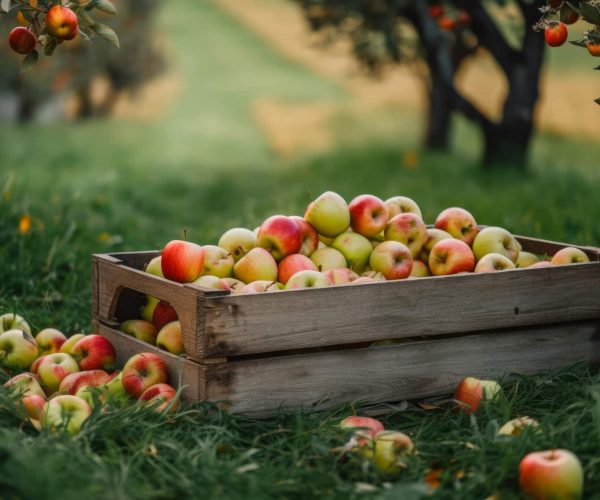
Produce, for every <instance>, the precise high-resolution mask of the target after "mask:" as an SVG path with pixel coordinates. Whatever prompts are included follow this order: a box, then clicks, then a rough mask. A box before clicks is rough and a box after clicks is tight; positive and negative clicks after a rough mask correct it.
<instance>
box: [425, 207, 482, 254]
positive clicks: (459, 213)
mask: <svg viewBox="0 0 600 500" xmlns="http://www.w3.org/2000/svg"><path fill="white" fill-rule="evenodd" d="M435 227H436V228H437V229H442V230H443V231H446V232H447V233H449V234H450V235H451V236H452V237H453V238H457V239H459V240H461V241H464V242H465V243H466V244H467V245H471V244H472V243H473V240H474V239H475V236H477V233H478V232H479V228H478V227H477V222H476V221H475V217H473V216H472V215H471V213H470V212H467V211H466V210H465V209H464V208H460V207H451V208H446V209H445V210H442V212H440V214H439V215H438V216H437V219H436V220H435Z"/></svg>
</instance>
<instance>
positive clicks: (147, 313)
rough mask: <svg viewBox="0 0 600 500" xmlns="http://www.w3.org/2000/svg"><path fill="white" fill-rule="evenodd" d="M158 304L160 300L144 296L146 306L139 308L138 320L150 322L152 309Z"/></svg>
mask: <svg viewBox="0 0 600 500" xmlns="http://www.w3.org/2000/svg"><path fill="white" fill-rule="evenodd" d="M159 302H160V299H158V298H156V297H151V296H150V295H146V304H145V305H143V306H142V307H140V318H142V319H143V320H145V321H150V322H151V321H152V316H153V314H154V309H155V308H156V306H157V305H158V303H159Z"/></svg>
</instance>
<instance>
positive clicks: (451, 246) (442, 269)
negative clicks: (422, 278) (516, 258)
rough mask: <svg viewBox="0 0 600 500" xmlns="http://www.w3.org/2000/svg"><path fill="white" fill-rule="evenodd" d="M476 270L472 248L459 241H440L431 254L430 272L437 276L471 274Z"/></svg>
mask: <svg viewBox="0 0 600 500" xmlns="http://www.w3.org/2000/svg"><path fill="white" fill-rule="evenodd" d="M474 269H475V256H474V255H473V252H472V251H471V247H469V245H467V244H466V243H465V242H463V241H461V240H458V239H454V238H453V239H451V240H441V241H438V242H437V243H436V244H435V245H434V246H433V248H432V249H431V252H430V253H429V270H430V271H431V274H433V275H435V276H443V275H448V274H457V273H464V272H467V273H470V272H472V271H473V270H474Z"/></svg>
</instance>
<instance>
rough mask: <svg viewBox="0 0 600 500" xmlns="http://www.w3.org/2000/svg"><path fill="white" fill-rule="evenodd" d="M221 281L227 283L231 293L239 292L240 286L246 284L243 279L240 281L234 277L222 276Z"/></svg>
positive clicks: (242, 286)
mask: <svg viewBox="0 0 600 500" xmlns="http://www.w3.org/2000/svg"><path fill="white" fill-rule="evenodd" d="M223 281H224V282H225V283H227V285H229V290H230V291H231V292H232V293H240V292H241V291H242V288H244V287H245V286H246V284H245V283H244V282H243V281H240V280H238V279H235V278H223Z"/></svg>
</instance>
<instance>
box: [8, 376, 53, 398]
mask: <svg viewBox="0 0 600 500" xmlns="http://www.w3.org/2000/svg"><path fill="white" fill-rule="evenodd" d="M3 387H5V388H6V389H8V390H9V391H10V392H11V394H19V395H21V396H42V397H45V396H46V393H45V392H44V390H43V389H42V386H41V385H40V381H39V379H38V378H37V376H36V375H34V374H33V373H29V372H25V373H19V375H16V376H14V377H13V378H11V379H10V380H7V381H6V382H5V383H4V385H3Z"/></svg>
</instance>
